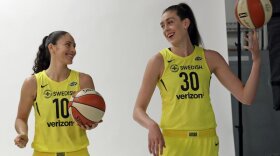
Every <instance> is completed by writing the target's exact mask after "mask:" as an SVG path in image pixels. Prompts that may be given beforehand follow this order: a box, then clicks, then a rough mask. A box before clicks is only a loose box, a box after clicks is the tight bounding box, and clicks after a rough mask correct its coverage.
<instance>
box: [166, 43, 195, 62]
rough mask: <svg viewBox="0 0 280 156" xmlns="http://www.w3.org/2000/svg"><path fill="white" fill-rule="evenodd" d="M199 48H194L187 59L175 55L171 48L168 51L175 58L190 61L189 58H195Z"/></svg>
mask: <svg viewBox="0 0 280 156" xmlns="http://www.w3.org/2000/svg"><path fill="white" fill-rule="evenodd" d="M197 48H198V47H197V46H194V49H193V51H192V53H191V54H190V55H188V56H185V57H182V56H179V55H177V54H175V53H173V52H172V51H171V50H170V49H169V48H166V49H167V51H168V52H169V53H170V54H171V55H172V56H174V57H177V58H179V59H189V58H192V57H193V56H195V53H196V51H197Z"/></svg>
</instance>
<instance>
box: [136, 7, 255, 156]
mask: <svg viewBox="0 0 280 156" xmlns="http://www.w3.org/2000/svg"><path fill="white" fill-rule="evenodd" d="M205 22H206V21H205ZM160 26H161V28H162V31H163V35H164V37H165V38H166V39H167V41H168V42H169V43H170V44H171V47H170V48H165V49H163V50H161V51H160V52H159V53H157V54H155V55H154V56H153V57H152V58H151V59H150V60H149V62H148V65H147V67H146V71H145V74H144V78H143V82H142V85H141V88H140V91H139V94H138V97H137V100H136V104H135V107H134V112H133V118H134V119H135V120H136V121H137V122H138V123H139V124H141V125H142V126H143V127H145V128H147V129H148V131H149V133H148V148H149V151H150V153H152V154H153V155H154V156H158V155H164V156H185V155H190V156H217V155H218V151H219V140H218V136H217V134H216V121H215V116H214V112H213V109H212V106H211V102H210V96H209V86H210V79H211V74H212V73H214V74H215V75H216V77H217V78H218V79H219V81H220V82H221V83H222V84H223V85H224V86H225V87H226V88H227V89H228V90H229V91H230V92H231V93H232V94H233V95H234V96H235V97H236V98H237V99H238V100H240V101H241V102H242V103H244V104H247V105H250V104H251V103H252V101H253V99H254V98H255V95H256V89H257V84H258V80H259V71H260V52H259V45H258V37H257V34H256V32H255V31H253V32H252V33H249V34H248V36H247V38H246V40H247V41H248V43H249V46H247V47H245V48H246V49H248V50H249V51H250V52H251V53H252V59H253V66H252V70H251V73H250V76H249V78H248V80H247V83H246V84H245V85H243V84H242V82H241V81H240V80H239V79H238V78H237V77H236V76H235V75H234V74H233V73H232V72H231V71H230V68H229V66H228V64H227V63H226V61H225V60H224V58H223V57H222V56H221V55H220V54H219V53H218V52H216V51H213V50H208V49H204V48H202V47H199V45H201V38H200V35H199V31H198V29H197V25H196V21H195V17H194V14H193V12H192V10H191V8H190V7H189V6H188V5H187V4H185V3H181V4H178V5H172V6H170V7H168V8H167V9H165V10H164V11H163V14H162V17H161V22H160ZM156 86H157V87H158V88H159V90H160V95H161V99H162V116H161V121H160V124H159V125H158V123H156V122H155V121H154V120H153V119H151V118H150V117H149V115H148V114H147V113H146V110H147V107H148V104H149V102H150V99H151V97H152V94H153V92H154V89H155V87H156Z"/></svg>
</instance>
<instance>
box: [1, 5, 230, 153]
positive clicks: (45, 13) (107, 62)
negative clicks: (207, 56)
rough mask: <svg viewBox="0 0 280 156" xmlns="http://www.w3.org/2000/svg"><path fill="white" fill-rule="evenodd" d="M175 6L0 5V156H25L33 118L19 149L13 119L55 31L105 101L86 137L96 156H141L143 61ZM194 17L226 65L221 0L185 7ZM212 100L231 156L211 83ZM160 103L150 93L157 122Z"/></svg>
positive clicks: (226, 102) (222, 100)
mask: <svg viewBox="0 0 280 156" xmlns="http://www.w3.org/2000/svg"><path fill="white" fill-rule="evenodd" d="M178 2H182V1H178V0H173V1H163V0H153V1H150V0H144V1H131V0H117V1H116V0H82V1H77V0H59V1H58V0H40V1H38V0H24V1H22V0H1V1H0V19H1V24H0V34H1V35H0V67H1V76H0V82H1V83H0V87H1V91H0V95H1V98H2V100H1V101H2V102H1V107H2V109H1V110H2V111H1V113H0V123H1V124H0V131H1V133H0V138H1V139H0V145H1V150H0V155H9V156H17V155H24V156H28V155H31V153H32V149H31V147H30V144H31V142H32V139H33V134H34V130H33V129H34V126H33V124H34V116H33V115H34V114H33V111H32V112H31V115H30V118H29V136H30V142H29V143H28V146H27V148H25V149H19V148H17V147H16V146H15V145H14V143H13V139H14V137H15V136H16V132H15V130H14V120H15V117H16V113H17V106H18V101H19V94H20V88H21V85H22V83H23V81H24V79H25V78H26V77H27V76H28V75H30V74H31V73H32V70H31V68H32V65H33V60H34V58H35V55H36V51H37V49H38V47H39V45H40V44H41V40H42V39H43V37H44V36H45V35H48V34H49V33H50V32H52V31H54V30H66V31H68V32H70V33H71V34H72V35H73V36H74V38H75V40H76V42H77V56H76V58H75V60H74V64H73V65H72V66H71V68H73V69H76V70H79V71H83V72H85V73H88V74H90V75H91V76H92V77H93V79H94V82H95V85H96V89H97V90H98V91H99V92H100V93H101V94H102V95H103V96H104V97H105V100H106V102H107V111H106V114H105V117H104V122H103V123H102V124H100V125H99V127H98V128H97V129H95V130H92V131H90V132H89V133H88V136H89V138H90V142H91V144H90V146H89V151H90V153H91V154H92V155H94V156H111V155H115V156H129V155H134V156H145V155H149V153H148V149H147V130H145V129H144V128H142V127H140V126H139V125H138V124H136V123H135V122H134V121H133V120H132V110H133V107H134V102H135V99H136V96H137V93H138V89H139V87H140V83H141V81H142V76H143V72H144V69H145V66H146V63H147V61H148V59H149V58H150V57H151V56H152V55H154V54H155V53H156V52H158V51H159V50H160V49H162V48H165V47H167V46H169V45H168V43H167V42H166V41H165V39H164V37H163V35H162V32H161V28H160V26H159V22H160V18H161V13H162V11H163V10H164V9H165V8H166V7H168V6H169V5H172V4H177V3H178ZM186 2H187V3H189V4H190V5H191V7H192V8H193V11H194V12H195V15H196V18H197V23H198V25H199V29H200V33H201V35H202V37H203V41H204V44H205V47H207V48H209V49H214V50H217V51H219V52H220V53H221V54H222V55H223V56H224V57H225V58H226V59H227V42H226V25H225V24H226V20H225V4H224V1H223V0H216V1H205V0H188V1H186ZM211 97H212V103H213V107H214V110H215V114H216V118H217V122H218V128H217V129H218V134H219V137H220V155H221V156H224V155H226V156H233V155H234V144H233V132H232V119H231V106H230V96H229V93H228V92H227V91H225V89H224V88H223V87H222V86H221V85H220V84H219V83H218V82H217V80H216V78H215V77H213V79H212V84H211ZM160 102H161V101H160V97H159V93H158V90H156V92H155V94H154V96H153V99H152V101H151V104H150V107H149V113H150V114H151V116H152V117H153V118H154V119H156V120H157V121H159V118H160V109H161V104H160Z"/></svg>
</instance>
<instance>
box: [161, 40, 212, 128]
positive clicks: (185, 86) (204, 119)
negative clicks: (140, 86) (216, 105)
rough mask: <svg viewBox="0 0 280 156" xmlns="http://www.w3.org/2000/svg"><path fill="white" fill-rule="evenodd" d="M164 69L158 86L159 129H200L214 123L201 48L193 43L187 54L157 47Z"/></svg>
mask: <svg viewBox="0 0 280 156" xmlns="http://www.w3.org/2000/svg"><path fill="white" fill-rule="evenodd" d="M160 54H161V55H162V56H163V60H164V72H163V75H162V77H161V79H160V80H159V81H158V83H157V86H158V88H159V90H160V95H161V98H162V116H161V123H160V126H161V128H162V129H175V130H202V129H209V128H215V127H216V121H215V116H214V112H213V109H212V106H211V102H210V96H209V85H210V79H211V72H210V70H209V68H208V65H207V62H206V59H205V56H204V50H203V49H202V48H201V47H197V46H195V48H194V51H193V53H192V54H191V55H189V56H187V57H180V56H178V55H176V54H174V53H172V52H171V51H170V50H169V49H168V48H166V49H163V50H162V51H160Z"/></svg>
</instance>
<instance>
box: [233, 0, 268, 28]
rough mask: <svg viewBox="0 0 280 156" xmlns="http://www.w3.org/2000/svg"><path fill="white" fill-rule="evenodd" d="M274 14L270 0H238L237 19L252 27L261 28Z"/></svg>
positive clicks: (236, 7)
mask: <svg viewBox="0 0 280 156" xmlns="http://www.w3.org/2000/svg"><path fill="white" fill-rule="evenodd" d="M271 16H272V5H271V2H270V0H238V1H237V2H236V5H235V17H236V18H237V21H238V22H239V23H240V24H241V25H243V26H245V27H247V28H250V29H257V28H261V27H262V26H263V25H265V24H266V23H267V22H268V21H269V20H270V18H271Z"/></svg>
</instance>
